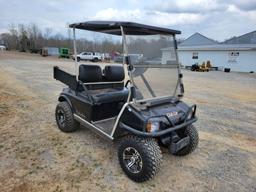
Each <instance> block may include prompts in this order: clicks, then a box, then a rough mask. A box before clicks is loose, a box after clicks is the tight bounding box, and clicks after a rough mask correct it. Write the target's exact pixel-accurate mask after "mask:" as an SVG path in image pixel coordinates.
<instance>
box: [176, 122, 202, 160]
mask: <svg viewBox="0 0 256 192" xmlns="http://www.w3.org/2000/svg"><path fill="white" fill-rule="evenodd" d="M187 136H188V137H189V144H188V145H187V146H186V147H184V148H182V149H181V150H179V151H178V152H176V153H175V154H174V155H177V156H185V155H188V154H189V153H191V152H193V151H194V150H195V149H196V148H197V146H198V143H199V136H198V131H197V129H196V128H195V127H194V126H193V125H190V126H187V127H186V128H185V130H184V132H183V133H182V137H183V138H184V137H187Z"/></svg>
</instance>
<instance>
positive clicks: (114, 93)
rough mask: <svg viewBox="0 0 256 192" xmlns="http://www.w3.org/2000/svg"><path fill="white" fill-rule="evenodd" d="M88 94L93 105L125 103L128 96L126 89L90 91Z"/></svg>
mask: <svg viewBox="0 0 256 192" xmlns="http://www.w3.org/2000/svg"><path fill="white" fill-rule="evenodd" d="M89 92H90V95H91V96H92V98H93V101H94V103H95V104H103V103H111V102H120V101H126V100H127V98H128V94H129V90H128V89H127V88H126V87H124V88H121V89H120V88H119V89H115V88H109V89H100V90H90V91H89Z"/></svg>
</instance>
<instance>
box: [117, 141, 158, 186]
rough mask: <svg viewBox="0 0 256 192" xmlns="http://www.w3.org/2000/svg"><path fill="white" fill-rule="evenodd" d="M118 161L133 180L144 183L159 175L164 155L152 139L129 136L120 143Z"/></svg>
mask: <svg viewBox="0 0 256 192" xmlns="http://www.w3.org/2000/svg"><path fill="white" fill-rule="evenodd" d="M118 159H119V163H120V165H121V168H122V169H123V171H124V172H125V174H126V175H127V176H128V177H129V178H130V179H131V180H133V181H135V182H143V181H147V180H149V179H151V178H153V176H154V175H155V174H156V173H157V171H158V169H159V167H160V165H161V161H162V153H161V150H160V147H159V146H158V144H157V142H156V141H155V140H154V139H152V138H141V137H136V136H127V137H125V138H124V139H123V140H122V141H121V142H120V145H119V148H118Z"/></svg>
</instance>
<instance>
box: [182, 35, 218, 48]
mask: <svg viewBox="0 0 256 192" xmlns="http://www.w3.org/2000/svg"><path fill="white" fill-rule="evenodd" d="M215 44H218V42H217V41H215V40H213V39H210V38H208V37H205V36H204V35H202V34H200V33H194V34H193V35H191V36H190V37H188V38H187V39H185V40H184V41H183V42H182V43H180V44H179V46H180V47H181V46H199V45H215Z"/></svg>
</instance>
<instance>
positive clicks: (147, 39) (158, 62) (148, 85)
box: [126, 35, 178, 100]
mask: <svg viewBox="0 0 256 192" xmlns="http://www.w3.org/2000/svg"><path fill="white" fill-rule="evenodd" d="M126 44H127V48H128V53H129V54H128V55H129V56H130V62H131V64H132V65H133V67H134V68H133V70H132V72H131V74H130V75H131V79H132V80H133V83H134V85H135V87H136V88H137V89H136V100H144V99H151V98H155V97H165V96H173V95H175V92H176V87H177V84H178V60H177V54H176V49H175V46H174V38H173V36H171V35H169V36H163V35H150V36H126Z"/></svg>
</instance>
